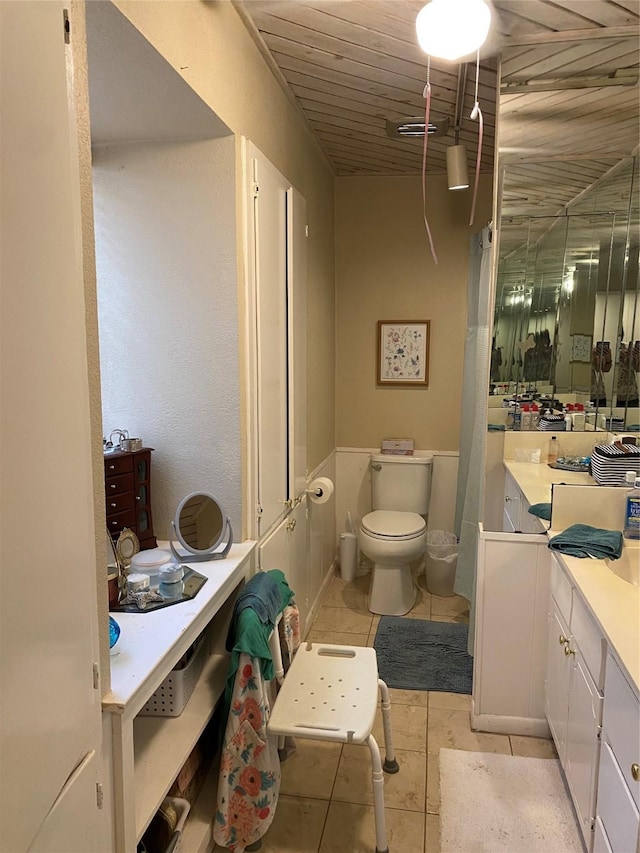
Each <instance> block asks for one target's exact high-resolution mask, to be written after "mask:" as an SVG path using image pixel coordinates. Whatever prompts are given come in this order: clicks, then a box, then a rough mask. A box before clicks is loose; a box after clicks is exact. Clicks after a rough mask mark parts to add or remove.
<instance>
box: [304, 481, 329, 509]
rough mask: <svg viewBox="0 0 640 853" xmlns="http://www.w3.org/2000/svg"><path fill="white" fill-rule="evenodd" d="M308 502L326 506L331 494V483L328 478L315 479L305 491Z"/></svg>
mask: <svg viewBox="0 0 640 853" xmlns="http://www.w3.org/2000/svg"><path fill="white" fill-rule="evenodd" d="M307 494H308V495H309V500H310V501H311V502H312V503H314V504H326V502H327V501H328V500H329V498H330V497H331V495H332V494H333V483H332V482H331V480H330V479H329V478H328V477H316V479H315V480H313V481H312V482H311V484H310V486H309V488H308V489H307Z"/></svg>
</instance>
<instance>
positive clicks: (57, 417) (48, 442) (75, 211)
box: [0, 0, 106, 853]
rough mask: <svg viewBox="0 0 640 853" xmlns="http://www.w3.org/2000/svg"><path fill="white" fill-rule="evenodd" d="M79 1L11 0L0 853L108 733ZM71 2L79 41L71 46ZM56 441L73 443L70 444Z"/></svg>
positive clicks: (7, 10)
mask: <svg viewBox="0 0 640 853" xmlns="http://www.w3.org/2000/svg"><path fill="white" fill-rule="evenodd" d="M77 7H78V4H70V3H62V2H57V0H47V2H30V3H1V2H0V34H1V39H2V42H1V48H0V63H1V65H0V78H1V79H2V99H1V104H0V107H1V111H2V112H1V124H2V164H1V168H2V173H1V184H2V201H3V204H2V209H1V212H0V231H1V232H2V250H3V251H2V282H3V290H2V311H1V314H2V320H1V322H2V327H1V332H0V334H1V336H2V448H1V449H2V478H1V486H2V504H1V508H0V517H1V518H2V557H1V559H2V567H3V587H2V594H1V595H0V608H1V610H0V630H1V632H2V635H1V638H0V653H1V655H2V661H1V664H0V679H1V684H0V702H1V706H2V707H1V709H0V716H1V717H2V728H1V731H0V736H1V742H0V752H1V754H2V774H1V777H0V781H1V790H0V802H1V803H2V822H1V826H0V850H3V851H12V853H13V851H23V850H26V849H28V847H29V845H30V844H31V843H32V841H33V839H34V838H35V836H36V834H37V832H38V830H39V829H40V827H41V826H42V824H43V822H44V821H45V819H46V818H47V815H48V814H50V810H51V808H52V806H53V804H54V803H55V802H56V799H57V798H58V796H59V795H60V793H61V791H62V789H63V787H64V786H65V783H66V781H67V780H68V779H69V777H70V774H72V772H73V770H74V768H76V767H77V766H78V762H80V761H81V760H82V758H83V756H84V755H86V753H87V751H88V750H90V749H91V748H93V747H95V748H96V749H97V744H96V743H95V738H96V737H97V738H98V740H99V737H100V736H99V735H96V732H99V731H100V715H101V707H100V691H99V690H98V689H96V688H95V687H94V674H93V662H94V661H97V660H98V656H97V603H96V602H97V591H96V544H95V543H96V537H95V522H94V502H93V499H92V495H93V493H94V482H93V472H92V459H91V438H92V436H91V415H90V410H91V406H90V397H89V382H88V378H87V377H88V373H89V371H88V366H87V336H86V325H85V323H86V309H85V292H84V277H83V267H82V261H83V257H82V242H81V236H82V227H81V226H82V223H81V204H80V199H81V190H80V176H79V159H78V140H77V127H76V121H75V115H74V114H73V104H74V103H75V100H76V99H75V93H74V92H73V91H70V89H69V86H70V85H72V83H73V81H74V80H81V79H82V76H83V72H82V69H81V68H74V67H73V57H72V50H75V49H76V48H78V49H81V47H82V44H83V41H84V39H83V26H82V20H81V19H79V20H76V18H74V14H75V11H74V10H77ZM65 10H68V12H69V15H70V16H71V18H72V26H71V28H70V31H71V40H72V45H73V47H72V45H69V46H67V45H65V28H64V16H63V13H64V12H65ZM76 24H77V26H76ZM84 73H85V74H86V71H85V72H84ZM53 436H57V437H60V440H62V437H64V439H63V441H64V451H63V452H62V453H60V452H59V451H57V450H54V449H53V447H52V437H53ZM103 570H104V569H103ZM105 577H106V575H105ZM94 799H95V795H94ZM85 849H86V848H85Z"/></svg>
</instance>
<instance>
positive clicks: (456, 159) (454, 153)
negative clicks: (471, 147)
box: [447, 145, 469, 190]
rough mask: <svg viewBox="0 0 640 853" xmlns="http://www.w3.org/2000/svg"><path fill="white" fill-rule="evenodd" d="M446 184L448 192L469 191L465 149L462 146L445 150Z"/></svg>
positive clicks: (454, 146)
mask: <svg viewBox="0 0 640 853" xmlns="http://www.w3.org/2000/svg"><path fill="white" fill-rule="evenodd" d="M447 183H448V185H449V189H450V190H467V189H469V174H468V171H467V149H466V148H465V146H464V145H450V146H449V147H448V148H447Z"/></svg>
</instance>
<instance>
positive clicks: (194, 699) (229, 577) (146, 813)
mask: <svg viewBox="0 0 640 853" xmlns="http://www.w3.org/2000/svg"><path fill="white" fill-rule="evenodd" d="M254 549H255V542H253V541H249V542H243V543H241V544H238V545H234V546H233V547H232V549H231V551H230V553H229V555H228V557H227V558H225V559H224V560H217V561H214V562H210V563H196V564H193V566H192V568H194V569H195V570H196V571H199V572H200V573H201V574H204V575H207V577H208V581H207V583H206V584H204V586H203V587H202V589H201V590H200V592H199V593H198V595H197V596H196V597H195V598H194V599H192V600H191V601H187V602H182V603H181V604H178V605H172V606H170V607H167V608H162V609H160V610H156V611H154V612H152V613H118V614H116V620H117V621H118V623H119V624H120V627H121V636H120V640H119V642H118V646H116V650H118V654H117V655H115V656H114V657H113V658H112V661H111V691H110V692H109V693H108V694H107V695H106V696H105V697H104V700H103V711H104V712H105V713H108V714H110V717H111V730H112V742H113V768H114V786H113V787H114V812H115V814H114V820H115V839H116V851H117V853H132V851H134V850H135V848H136V844H137V842H138V841H139V840H140V838H141V837H142V835H143V833H144V831H145V829H146V828H147V826H148V825H149V823H150V821H151V819H152V818H153V816H154V814H155V813H156V811H157V809H158V807H159V806H160V804H161V803H162V800H163V798H164V797H165V795H166V793H167V791H168V790H169V788H170V787H171V784H172V782H173V780H174V779H175V778H176V776H177V775H178V773H179V771H180V769H181V767H182V765H183V764H184V762H185V761H186V759H187V757H188V756H189V754H190V752H191V750H192V749H193V747H194V746H195V744H196V742H197V740H198V738H199V737H200V735H201V734H202V732H203V730H204V728H205V726H206V725H207V723H208V721H209V720H210V718H211V716H212V714H213V711H214V709H215V705H216V702H217V701H218V699H219V698H220V696H221V695H222V693H223V691H224V686H225V679H226V673H227V666H228V660H229V657H228V654H227V653H226V652H225V651H224V642H225V639H226V633H227V628H228V624H229V619H230V616H231V612H232V608H233V602H234V601H235V592H236V590H237V588H238V586H239V585H240V584H241V582H242V581H243V580H245V579H247V578H248V577H249V576H250V574H251V571H252V568H253V554H254ZM187 565H188V563H187ZM205 630H206V633H207V639H206V642H207V643H208V644H209V657H208V659H207V661H206V663H205V666H204V669H203V672H202V673H201V675H200V678H199V679H198V682H197V684H196V687H195V689H194V691H193V693H192V695H191V697H190V699H189V702H188V703H187V705H186V707H185V709H184V710H183V712H182V714H180V716H178V717H142V716H138V713H139V711H140V710H141V709H142V708H143V707H144V705H145V704H146V702H147V701H148V699H149V697H150V696H151V695H152V694H153V693H154V691H155V690H156V688H157V687H158V686H159V685H160V684H161V683H162V681H163V680H164V678H165V677H166V676H167V675H168V673H169V672H170V671H171V670H172V669H173V667H174V666H175V665H176V664H177V662H178V661H179V660H180V658H181V657H182V655H183V654H184V653H185V652H186V651H187V649H188V648H189V647H190V646H191V644H192V643H193V642H194V641H195V640H196V639H197V638H198V637H199V636H200V634H201V633H202V632H203V631H205ZM195 811H196V815H197V814H198V812H197V810H195ZM213 811H214V810H213V808H212V807H211V803H210V804H209V816H208V820H209V824H210V822H211V821H212V820H213V817H214V815H213ZM196 815H194V816H193V817H192V815H190V816H189V820H188V821H187V828H188V829H189V833H190V835H191V837H192V838H193V842H192V846H194V849H199V848H200V844H201V843H204V840H205V839H206V837H207V835H209V836H210V833H211V828H210V825H209V827H207V825H206V818H204V817H203V816H202V815H201V816H200V817H199V818H198V817H197V816H196ZM196 826H198V827H199V829H196ZM196 836H200V840H197V838H196ZM202 849H203V850H204V849H206V846H204V847H203V848H202Z"/></svg>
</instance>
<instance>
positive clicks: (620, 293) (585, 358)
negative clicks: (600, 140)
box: [491, 157, 640, 428]
mask: <svg viewBox="0 0 640 853" xmlns="http://www.w3.org/2000/svg"><path fill="white" fill-rule="evenodd" d="M638 159H639V158H638V157H630V158H626V159H624V160H623V161H621V162H620V163H619V164H618V165H617V166H615V167H614V168H613V169H611V170H610V172H609V173H608V174H607V175H606V176H605V177H604V178H603V179H602V180H601V181H600V182H598V183H597V184H596V185H595V186H593V187H592V188H591V189H590V190H589V191H587V192H586V193H585V194H584V195H583V196H582V197H581V198H580V199H578V200H576V201H575V202H574V203H572V204H569V205H568V206H567V208H566V211H565V212H564V214H563V215H561V216H504V217H503V218H502V220H501V228H500V243H499V249H498V270H497V281H496V299H495V313H494V327H493V343H492V365H491V384H492V389H493V390H494V392H495V391H496V390H497V391H498V393H500V394H502V393H504V394H513V393H522V392H523V391H524V392H527V391H528V392H532V393H534V392H538V393H541V394H551V395H553V396H555V397H558V396H565V395H568V396H569V397H571V396H573V397H575V400H576V401H577V402H582V403H587V402H589V401H591V402H593V403H594V407H595V408H596V409H597V410H599V411H603V412H605V413H606V414H607V416H608V417H611V416H614V417H616V418H621V419H623V422H624V426H625V428H628V427H629V426H632V425H637V424H638V423H639V422H640V419H639V417H638V414H639V413H638V380H639V378H640V377H639V376H638V372H639V371H640V301H639V298H638V246H639V231H640V228H639V225H640V192H639V189H640V181H639V162H638ZM505 178H506V179H508V167H507V168H506V170H505Z"/></svg>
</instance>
